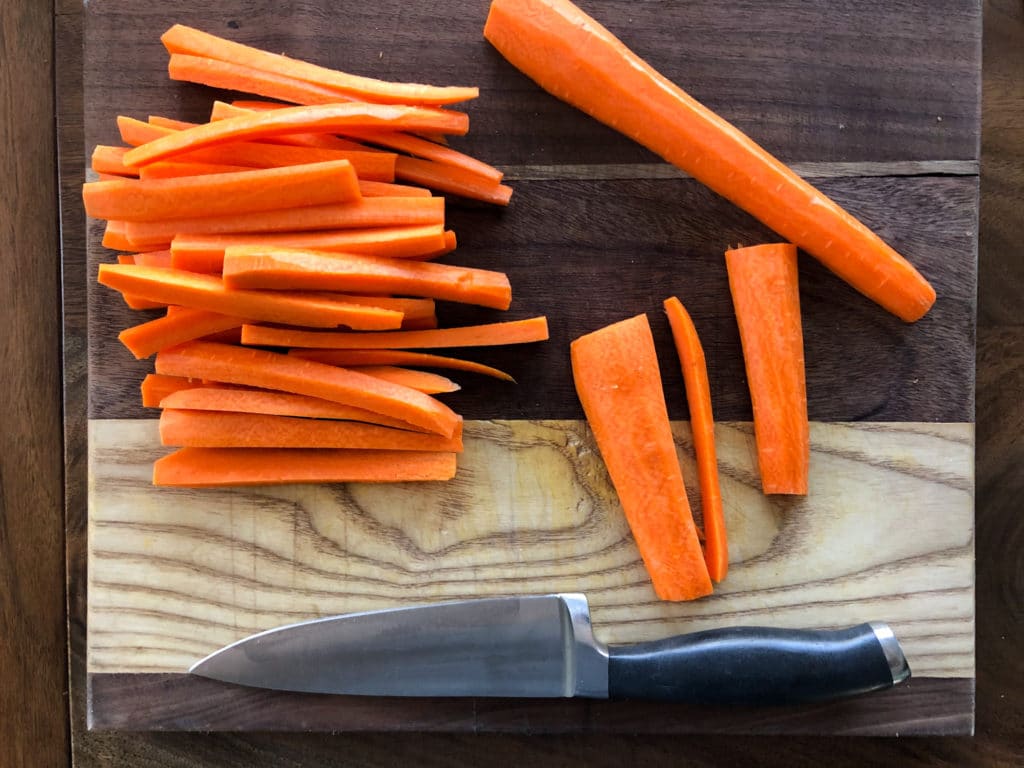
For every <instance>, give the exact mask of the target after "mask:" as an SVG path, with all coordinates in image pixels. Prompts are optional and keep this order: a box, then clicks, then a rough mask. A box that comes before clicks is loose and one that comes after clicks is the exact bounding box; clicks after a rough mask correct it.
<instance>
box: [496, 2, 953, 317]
mask: <svg viewBox="0 0 1024 768" xmlns="http://www.w3.org/2000/svg"><path fill="white" fill-rule="evenodd" d="M484 37H486V38H487V39H488V40H489V41H490V42H491V44H493V45H494V46H495V47H496V48H497V49H498V50H499V51H500V52H501V53H502V55H503V56H504V57H505V58H506V59H508V60H509V61H510V62H512V64H513V65H515V66H516V67H517V68H518V69H520V70H521V71H523V72H524V73H525V74H527V75H528V76H529V77H531V78H533V80H535V81H536V82H537V83H539V84H540V85H541V87H543V88H544V89H545V90H547V91H549V92H550V93H552V94H554V95H555V96H557V97H558V98H560V99H562V100H563V101H567V102H569V103H570V104H572V105H573V106H576V107H578V108H580V109H581V110H583V111H584V112H586V113H587V114H589V115H591V116H592V117H595V118H597V119H598V120H600V121H601V122H603V123H606V124H608V125H610V126H612V127H613V128H615V129H616V130H618V131H621V132H622V133H624V134H625V135H627V136H629V137H630V138H632V139H634V140H635V141H637V142H639V143H640V144H642V145H644V146H645V147H647V148H648V149H650V150H652V151H653V152H656V153H657V154H659V155H661V156H662V157H663V158H665V159H666V160H667V161H668V162H670V163H672V164H673V165H675V166H677V167H678V168H680V169H681V170H683V171H685V172H686V173H689V174H690V175H691V176H693V177H694V178H695V179H697V180H698V181H700V182H702V183H704V184H706V185H707V186H708V187H710V188H711V189H713V190H714V191H715V192H717V193H718V194H720V195H722V196H723V197H725V198H727V199H728V200H730V201H732V202H733V203H735V204H736V205H738V206H739V207H740V208H742V209H743V210H745V211H747V212H748V213H750V214H751V215H753V216H755V217H756V218H757V219H759V220H760V221H761V222H763V223H764V224H766V225H767V226H769V227H771V228H772V229H774V230H775V231H776V232H778V233H779V234H780V235H782V236H783V237H784V238H785V239H786V240H789V241H790V242H792V243H795V244H796V245H798V246H799V247H801V248H803V249H804V250H806V251H807V252H808V253H810V254H811V255H812V256H814V257H815V258H817V259H818V260H820V261H821V262H822V263H823V264H824V265H825V266H826V267H828V268H829V269H831V270H832V271H833V272H835V273H836V274H837V275H839V276H840V277H841V278H843V279H844V280H846V281H847V282H848V283H850V285H852V286H853V287H854V288H856V289H857V290H858V291H860V292H861V293H863V294H864V295H865V296H868V297H869V298H871V299H873V300H874V301H876V302H878V303H879V304H881V305H882V306H883V307H885V308H886V309H887V310H889V311H890V312H892V313H893V314H895V315H897V316H898V317H900V318H901V319H903V320H905V321H908V322H912V321H914V320H917V319H919V318H920V317H922V316H923V315H924V314H925V313H926V312H927V311H928V309H929V308H930V307H931V306H932V304H933V303H934V302H935V290H934V289H933V288H932V286H931V285H929V283H928V281H927V280H925V279H924V278H923V277H922V276H921V275H920V273H918V271H917V270H916V269H915V268H914V267H913V266H912V265H911V264H910V263H909V262H908V261H907V260H906V259H904V258H903V257H902V256H900V255H899V254H898V253H897V252H896V251H895V250H893V249H892V248H891V247H890V246H888V245H886V244H885V243H884V242H882V240H881V239H880V238H879V237H878V236H877V235H875V234H874V233H873V232H872V231H871V230H870V229H868V228H867V227H866V226H865V225H864V224H862V223H861V222H860V221H858V220H857V219H855V218H854V217H853V216H852V215H850V214H849V213H847V212H846V211H845V210H843V209H842V208H841V207H840V206H839V205H838V204H836V203H835V202H833V201H832V200H830V199H829V198H828V197H827V196H826V195H825V194H824V193H822V192H821V191H820V190H818V189H815V188H814V187H813V186H812V185H811V184H809V183H808V182H806V181H804V180H803V179H801V178H800V177H799V176H797V175H796V174H795V173H794V172H793V171H792V170H790V169H789V168H788V167H786V166H785V165H784V164H783V163H782V162H780V161H779V160H777V159H776V158H775V157H773V156H772V155H771V154H769V153H768V152H767V151H766V150H764V149H763V148H762V147H760V146H758V145H757V144H756V143H755V142H754V141H753V140H752V139H751V138H749V137H748V136H746V135H745V134H743V133H742V132H741V131H740V130H739V129H737V128H736V127H735V126H733V125H731V124H730V123H728V122H727V121H726V120H724V119H722V118H721V117H719V116H718V115H716V114H715V113H714V112H712V111H711V110H709V109H708V108H707V107H705V106H703V105H702V104H700V103H699V102H698V101H696V100H695V99H694V98H693V97H692V96H690V95H689V94H687V93H686V92H685V91H683V90H682V89H681V88H679V87H678V86H677V85H675V84H674V83H672V82H670V81H669V80H668V79H666V78H665V77H664V76H663V75H661V74H660V73H658V72H657V71H656V70H654V68H652V67H651V66H650V65H649V64H647V62H645V61H644V60H643V59H641V58H640V57H639V56H637V55H636V54H635V53H633V51H631V50H629V48H627V47H626V46H625V45H624V44H623V43H622V41H620V40H619V39H618V38H616V37H615V36H614V35H612V34H611V32H609V31H608V30H607V29H605V28H604V27H602V26H601V25H600V24H599V23H598V22H597V21H595V20H594V19H592V18H591V17H590V16H587V15H586V14H585V13H584V12H583V11H581V10H580V9H579V8H577V7H576V6H575V5H573V4H572V3H571V2H570V1H569V0H493V2H492V3H491V10H490V15H489V16H488V17H487V24H486V26H485V27H484Z"/></svg>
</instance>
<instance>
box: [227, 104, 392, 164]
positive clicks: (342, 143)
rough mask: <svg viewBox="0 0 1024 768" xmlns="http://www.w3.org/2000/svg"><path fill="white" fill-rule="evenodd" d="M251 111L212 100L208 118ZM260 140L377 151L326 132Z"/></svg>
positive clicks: (318, 147) (279, 107) (283, 105)
mask: <svg viewBox="0 0 1024 768" xmlns="http://www.w3.org/2000/svg"><path fill="white" fill-rule="evenodd" d="M287 106H288V105H287V104H277V105H275V107H276V108H277V109H284V108H286V107H287ZM252 111H254V110H249V109H243V108H241V107H236V106H234V105H233V104H228V103H227V102H224V101H215V102H213V107H212V108H211V109H210V120H211V122H212V121H215V120H224V119H225V118H228V117H240V116H242V115H245V114H248V113H249V112H252ZM260 111H263V112H266V111H267V110H265V109H264V110H260ZM260 141H261V142H267V143H273V144H287V145H291V146H296V147H308V148H316V149H334V150H352V151H356V150H358V151H360V152H376V151H379V150H375V149H373V148H371V147H367V146H364V145H363V144H360V143H358V142H355V141H350V140H348V139H343V138H341V137H340V136H331V135H328V134H326V133H283V134H281V135H279V136H266V137H264V138H263V139H261V140H260Z"/></svg>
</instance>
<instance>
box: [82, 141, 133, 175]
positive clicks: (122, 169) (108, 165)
mask: <svg viewBox="0 0 1024 768" xmlns="http://www.w3.org/2000/svg"><path fill="white" fill-rule="evenodd" d="M128 149H129V148H128V147H108V146H104V145H102V144H98V145H97V146H96V148H95V149H94V150H93V151H92V169H93V170H94V171H96V173H112V174H115V175H117V176H138V175H139V172H138V170H137V169H135V168H129V167H128V166H126V165H125V164H124V153H125V152H127V151H128Z"/></svg>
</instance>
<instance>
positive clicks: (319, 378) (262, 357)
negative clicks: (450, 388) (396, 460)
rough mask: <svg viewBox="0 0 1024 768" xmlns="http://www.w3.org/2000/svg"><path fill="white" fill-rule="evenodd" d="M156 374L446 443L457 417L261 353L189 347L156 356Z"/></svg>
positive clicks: (362, 378) (396, 392) (385, 385)
mask: <svg viewBox="0 0 1024 768" xmlns="http://www.w3.org/2000/svg"><path fill="white" fill-rule="evenodd" d="M156 372H157V373H165V374H169V375H171V376H188V377H190V378H201V379H211V380H213V381H225V382H228V383H231V384H244V385H246V386H250V387H261V388H264V389H277V390H280V391H282V392H294V393H295V394H297V395H309V396H310V397H322V398H323V399H325V400H333V401H334V402H338V403H344V404H346V405H354V406H356V407H358V408H365V409H367V410H370V411H373V412H374V413H383V414H384V415H386V416H393V417H394V418H397V419H401V420H402V421H407V422H409V423H410V424H413V425H415V426H417V427H422V428H424V429H426V430H428V431H430V432H436V433H438V434H440V435H444V436H446V437H451V435H452V434H453V433H454V431H455V428H456V426H457V425H458V423H459V422H460V421H461V419H460V417H459V416H458V415H457V414H456V413H455V412H453V411H452V410H451V408H449V407H448V406H446V405H445V404H444V403H442V402H440V401H439V400H436V399H434V398H433V397H431V396H430V395H425V394H423V393H422V392H418V391H417V390H415V389H410V388H409V387H405V386H402V385H400V384H393V383H391V382H390V381H384V380H383V379H379V378H377V377H375V376H367V375H366V374H364V373H358V372H356V371H353V370H349V369H346V368H336V367H334V366H331V365H324V364H323V363H316V362H313V361H312V360H301V359H299V358H296V357H289V356H288V355H281V354H277V353H275V352H267V351H265V350H262V349H248V348H245V347H233V346H230V345H227V344H211V343H208V342H203V341H191V342H187V343H185V344H181V345H179V346H177V347H171V348H170V349H164V350H161V351H160V352H159V353H158V354H157V357H156Z"/></svg>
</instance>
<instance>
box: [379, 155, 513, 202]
mask: <svg viewBox="0 0 1024 768" xmlns="http://www.w3.org/2000/svg"><path fill="white" fill-rule="evenodd" d="M395 178H397V179H401V180H402V181H412V182H415V183H416V184H422V185H423V186H425V187H429V188H430V189H436V190H437V191H439V192H445V193H448V194H453V195H459V196H461V197H468V198H471V199H474V200H483V201H484V202H485V203H494V204H496V205H508V203H509V200H510V199H511V198H512V187H510V186H508V185H507V184H500V183H498V182H495V181H491V180H490V179H485V178H483V177H482V176H478V175H476V174H474V173H469V172H467V171H465V170H463V169H462V168H457V167H455V166H452V165H445V164H444V163H439V162H435V161H433V160H420V159H417V158H415V157H399V158H398V159H397V160H395Z"/></svg>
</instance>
